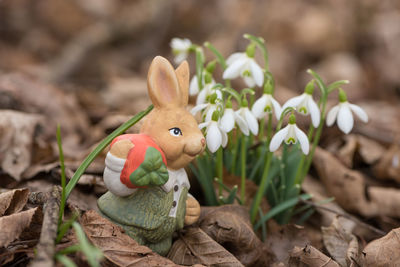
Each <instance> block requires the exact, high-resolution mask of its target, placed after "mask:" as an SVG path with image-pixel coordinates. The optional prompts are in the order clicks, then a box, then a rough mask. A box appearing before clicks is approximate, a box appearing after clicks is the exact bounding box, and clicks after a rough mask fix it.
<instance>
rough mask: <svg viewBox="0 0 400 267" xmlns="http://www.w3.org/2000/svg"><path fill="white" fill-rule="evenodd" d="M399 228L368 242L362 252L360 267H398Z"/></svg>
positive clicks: (399, 256) (399, 254) (399, 261)
mask: <svg viewBox="0 0 400 267" xmlns="http://www.w3.org/2000/svg"><path fill="white" fill-rule="evenodd" d="M399 251H400V228H396V229H393V230H392V231H390V232H389V233H388V234H387V235H385V236H384V237H382V238H379V239H376V240H374V241H372V242H370V243H369V244H368V245H367V246H366V247H365V248H364V250H363V252H362V255H363V257H362V266H371V267H380V266H382V267H383V266H400V253H399Z"/></svg>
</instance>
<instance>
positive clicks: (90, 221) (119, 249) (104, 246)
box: [81, 210, 179, 267]
mask: <svg viewBox="0 0 400 267" xmlns="http://www.w3.org/2000/svg"><path fill="white" fill-rule="evenodd" d="M81 224H82V226H83V229H84V231H85V233H86V235H87V236H88V238H89V240H90V241H91V242H92V243H93V245H95V246H96V247H98V248H99V249H101V250H102V251H103V253H104V257H105V258H106V259H107V261H108V262H107V263H106V265H107V266H132V267H134V266H179V265H176V264H175V263H173V262H172V261H170V260H169V259H167V258H164V257H162V256H160V255H158V254H157V253H155V252H153V251H152V250H151V249H150V248H148V247H146V246H141V245H139V244H138V243H137V242H136V241H135V240H133V239H132V238H130V237H129V236H128V235H126V234H124V233H123V230H122V229H121V227H119V226H117V225H115V224H113V223H112V222H110V221H109V220H107V219H105V218H103V217H102V216H101V215H100V214H98V213H97V212H96V211H93V210H91V211H87V212H85V214H83V216H82V218H81Z"/></svg>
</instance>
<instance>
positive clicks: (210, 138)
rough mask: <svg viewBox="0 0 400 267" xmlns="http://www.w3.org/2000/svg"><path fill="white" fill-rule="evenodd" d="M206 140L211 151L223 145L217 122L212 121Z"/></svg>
mask: <svg viewBox="0 0 400 267" xmlns="http://www.w3.org/2000/svg"><path fill="white" fill-rule="evenodd" d="M206 140H207V147H208V149H209V150H210V151H211V153H214V152H215V151H217V150H218V148H219V147H220V146H221V142H222V136H221V131H220V130H219V129H218V125H217V122H215V121H212V122H211V124H210V126H209V127H208V130H207V135H206Z"/></svg>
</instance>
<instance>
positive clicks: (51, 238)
mask: <svg viewBox="0 0 400 267" xmlns="http://www.w3.org/2000/svg"><path fill="white" fill-rule="evenodd" d="M60 198H61V189H60V187H59V186H54V187H53V190H52V192H51V194H50V197H49V199H48V200H47V202H46V204H45V206H44V218H43V225H42V232H41V234H40V239H39V244H38V245H37V255H36V257H35V259H34V260H33V261H32V262H31V264H30V266H31V267H52V266H54V260H53V259H54V252H55V239H56V236H57V227H58V213H59V209H60Z"/></svg>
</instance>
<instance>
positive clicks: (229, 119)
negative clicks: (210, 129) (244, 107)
mask: <svg viewBox="0 0 400 267" xmlns="http://www.w3.org/2000/svg"><path fill="white" fill-rule="evenodd" d="M240 119H241V118H240ZM243 124H245V122H243ZM234 127H235V111H234V110H233V109H232V102H231V101H230V100H228V101H227V103H226V105H225V110H224V115H222V118H221V129H222V130H224V131H225V132H226V133H229V132H230V131H232V129H233V128H234Z"/></svg>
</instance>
